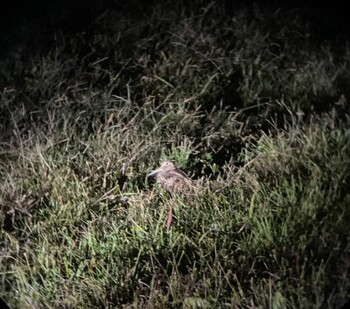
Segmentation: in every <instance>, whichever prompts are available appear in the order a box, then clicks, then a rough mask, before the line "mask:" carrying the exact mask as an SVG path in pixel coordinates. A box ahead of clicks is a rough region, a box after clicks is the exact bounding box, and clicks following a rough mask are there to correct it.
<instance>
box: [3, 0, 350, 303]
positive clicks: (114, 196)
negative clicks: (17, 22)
mask: <svg viewBox="0 0 350 309" xmlns="http://www.w3.org/2000/svg"><path fill="white" fill-rule="evenodd" d="M116 21H118V22H116ZM93 29H94V31H90V32H89V31H87V32H85V33H81V34H76V35H74V36H70V37H69V36H64V35H63V34H59V33H58V34H57V35H56V37H55V39H54V41H53V43H52V45H53V46H52V48H51V49H49V50H47V51H37V50H32V51H27V54H25V53H24V51H22V52H23V53H24V54H20V55H18V56H17V57H16V58H14V59H12V60H9V61H7V62H4V63H2V67H3V71H2V72H3V74H2V76H1V80H2V82H3V84H4V85H5V86H6V87H7V89H4V90H3V91H2V93H1V97H0V119H1V127H0V129H1V140H2V142H1V145H0V147H1V148H0V225H1V234H0V246H1V251H0V261H1V263H0V296H1V297H2V298H4V300H5V301H6V302H8V304H9V305H10V306H11V307H12V308H23V307H26V308H29V307H35V308H47V307H59V308H61V307H69V308H87V307H88V308H92V307H108V308H109V307H110V308H112V307H115V308H257V307H258V308H335V307H336V306H340V305H341V304H342V303H343V302H344V301H345V300H346V298H348V297H349V291H350V281H349V252H350V247H349V239H350V232H349V228H348V227H349V225H350V211H349V204H350V195H349V193H348V184H349V182H350V147H349V146H350V145H349V141H350V126H349V116H350V114H349V113H348V107H349V104H348V102H347V96H348V94H349V88H348V86H347V81H348V80H349V76H348V68H349V50H348V47H347V46H348V45H346V44H344V49H343V50H341V51H339V50H338V49H337V53H334V52H333V51H332V50H333V47H332V44H331V43H323V45H322V46H321V47H320V46H319V45H317V44H316V43H315V42H314V41H313V37H312V31H311V29H310V27H308V25H307V23H306V21H305V20H303V19H302V18H301V19H300V18H299V17H298V13H297V12H294V13H293V12H285V11H283V10H282V11H277V12H275V13H274V14H270V13H269V12H267V11H264V10H262V9H259V8H258V7H256V8H255V10H254V12H253V13H252V15H249V14H248V11H245V10H243V9H241V10H237V11H236V12H235V13H229V12H226V11H225V9H224V6H221V5H217V4H214V3H211V4H206V5H205V6H204V5H203V6H193V7H191V5H188V6H187V7H185V8H184V9H181V6H179V7H176V4H175V5H174V8H173V9H172V10H169V9H167V7H166V6H163V5H159V6H157V7H156V9H154V10H153V13H152V14H150V15H147V16H144V17H143V18H140V16H137V18H136V17H135V19H132V16H127V15H123V12H119V13H118V12H107V13H106V14H105V15H104V17H103V18H100V19H98V20H97V21H96V24H95V25H94V28H93ZM28 55H30V57H29V56H28ZM164 158H168V159H171V160H173V161H174V162H175V163H176V164H177V166H179V167H181V169H183V170H184V171H185V172H186V173H187V174H188V175H190V176H191V177H192V178H193V179H200V178H202V179H203V180H202V188H203V190H201V192H199V193H198V194H197V195H196V196H193V197H192V198H191V199H189V200H183V199H182V198H181V197H173V198H170V197H169V196H167V195H166V194H164V193H163V192H162V191H161V190H159V188H158V187H157V186H155V185H154V182H153V180H151V179H148V178H147V177H146V175H147V173H148V172H149V171H150V170H152V169H154V168H155V167H157V166H158V165H159V161H160V160H161V159H164ZM170 204H171V205H172V206H173V207H174V225H173V226H172V228H171V229H170V230H169V231H167V230H166V227H165V225H166V215H167V211H168V207H169V205H170Z"/></svg>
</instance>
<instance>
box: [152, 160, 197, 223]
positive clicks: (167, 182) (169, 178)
mask: <svg viewBox="0 0 350 309" xmlns="http://www.w3.org/2000/svg"><path fill="white" fill-rule="evenodd" d="M153 176H155V177H156V179H157V182H158V184H159V185H160V186H161V187H162V188H163V189H165V190H166V191H168V192H169V193H170V194H171V195H174V194H178V195H183V196H187V195H189V194H190V193H191V191H192V190H193V182H192V180H191V179H190V178H189V177H188V176H187V175H186V174H185V173H184V172H183V171H181V170H179V169H178V168H177V167H176V166H175V164H174V163H173V162H171V161H169V160H165V161H163V162H162V163H161V165H160V167H159V168H157V169H155V170H154V171H152V172H151V173H149V174H148V175H147V177H153ZM172 217H173V208H172V206H171V205H170V206H169V213H168V219H167V229H169V228H170V226H171V223H172Z"/></svg>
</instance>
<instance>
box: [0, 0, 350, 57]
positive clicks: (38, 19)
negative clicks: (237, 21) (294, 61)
mask: <svg viewBox="0 0 350 309" xmlns="http://www.w3.org/2000/svg"><path fill="white" fill-rule="evenodd" d="M175 2H176V3H177V7H178V6H179V1H175ZM218 2H219V1H218ZM222 2H224V3H225V7H226V9H227V10H232V11H234V10H235V9H236V8H237V7H247V8H251V9H254V5H259V6H263V7H265V8H267V9H270V10H271V12H272V13H273V11H275V10H276V9H294V8H298V9H299V10H300V14H302V15H303V17H304V18H306V19H307V20H309V22H310V25H311V28H312V31H313V33H314V35H315V36H316V37H318V38H320V39H321V38H322V39H327V40H334V39H338V40H339V39H340V40H341V39H346V38H349V37H350V31H349V28H350V27H349V22H348V16H347V13H348V10H347V9H346V1H326V2H320V1H301V0H292V1H286V0H283V1H273V0H269V1H251V0H249V1H232V0H231V1H230V0H223V1H222ZM154 3H156V1H153V0H151V1H140V0H129V1H120V0H50V1H48V0H31V1H28V0H13V1H7V2H5V3H3V4H2V6H1V7H0V38H1V39H0V59H4V58H6V57H7V56H8V55H9V54H11V53H12V52H13V51H15V50H16V49H17V48H18V47H19V46H20V47H23V46H25V47H29V48H31V47H32V46H31V45H36V47H41V45H45V44H49V42H50V37H51V36H52V34H53V33H54V32H55V31H57V30H60V31H63V33H65V34H73V33H75V32H81V31H86V30H90V31H91V30H92V31H93V29H91V27H93V26H92V25H91V23H92V21H93V20H94V19H95V18H96V17H98V16H99V15H101V14H102V13H103V12H104V11H105V10H118V11H119V12H125V13H128V14H132V16H133V18H135V17H138V16H140V17H142V16H144V15H147V14H149V13H151V11H152V7H153V5H154ZM168 3H169V9H172V7H171V6H172V2H171V1H168ZM182 3H183V4H184V5H188V1H182ZM208 3H209V1H207V0H199V1H191V4H190V5H197V6H200V5H206V4H208ZM180 4H181V0H180ZM340 42H341V41H340ZM38 45H39V46H38Z"/></svg>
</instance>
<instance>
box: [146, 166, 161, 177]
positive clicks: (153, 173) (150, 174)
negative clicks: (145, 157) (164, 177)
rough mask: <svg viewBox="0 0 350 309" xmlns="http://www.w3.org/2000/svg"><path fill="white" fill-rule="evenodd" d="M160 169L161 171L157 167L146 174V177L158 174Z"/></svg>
mask: <svg viewBox="0 0 350 309" xmlns="http://www.w3.org/2000/svg"><path fill="white" fill-rule="evenodd" d="M160 171H161V169H160V168H157V169H156V170H154V171H152V172H150V173H149V174H148V175H147V177H152V176H154V175H156V174H158V173H159V172H160Z"/></svg>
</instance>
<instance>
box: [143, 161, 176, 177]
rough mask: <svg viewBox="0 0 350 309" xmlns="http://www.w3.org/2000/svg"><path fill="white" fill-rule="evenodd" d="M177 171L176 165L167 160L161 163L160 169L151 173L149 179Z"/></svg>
mask: <svg viewBox="0 0 350 309" xmlns="http://www.w3.org/2000/svg"><path fill="white" fill-rule="evenodd" d="M174 169H176V167H175V165H174V163H173V162H171V161H169V160H165V161H163V162H162V163H161V165H160V167H158V168H157V169H156V170H154V171H152V172H151V173H149V174H148V175H147V177H152V176H155V175H157V174H158V173H161V172H162V173H165V172H168V171H171V170H174Z"/></svg>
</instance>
